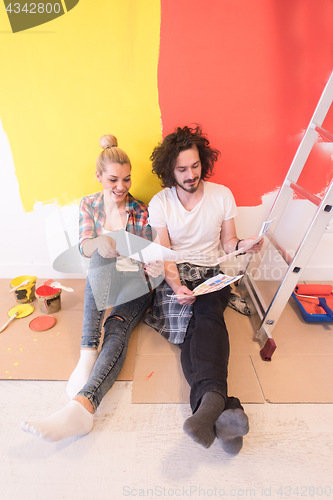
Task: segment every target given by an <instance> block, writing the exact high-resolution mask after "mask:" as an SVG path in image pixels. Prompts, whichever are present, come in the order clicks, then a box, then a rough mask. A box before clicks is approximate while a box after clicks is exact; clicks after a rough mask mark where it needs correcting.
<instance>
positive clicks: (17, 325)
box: [0, 279, 137, 380]
mask: <svg viewBox="0 0 333 500" xmlns="http://www.w3.org/2000/svg"><path fill="white" fill-rule="evenodd" d="M10 281H11V280H10V279H8V280H7V279H2V280H0V297H1V305H0V324H1V326H2V325H3V324H5V322H6V321H7V320H8V314H7V313H8V310H9V309H10V308H11V307H13V306H14V305H17V302H16V301H15V298H14V295H13V294H12V293H11V294H9V293H8V292H9V290H10ZM44 281H45V280H40V279H39V280H37V286H40V285H42V284H43V282H44ZM61 283H62V284H63V285H65V286H69V287H71V288H73V289H74V292H73V293H70V292H65V291H63V292H62V293H61V309H60V311H58V312H57V313H54V314H53V316H54V317H55V318H56V320H57V323H56V324H55V326H54V327H53V328H51V329H50V330H47V331H44V332H35V331H33V330H31V329H30V328H29V322H30V321H31V320H32V319H33V318H35V317H37V316H40V315H41V312H40V310H39V306H38V302H37V299H35V300H34V301H33V302H32V303H31V304H32V305H33V306H34V308H35V310H34V312H33V313H32V314H31V315H30V316H27V317H26V318H22V319H14V320H13V322H12V323H11V324H10V325H9V326H8V327H7V329H6V330H4V331H3V332H2V333H1V335H0V379H5V380H8V379H12V380H68V377H69V376H70V374H71V373H72V371H73V369H74V368H75V366H76V364H77V361H78V358H79V351H80V341H81V328H82V318H83V298H84V288H85V280H83V279H79V280H75V279H71V280H69V279H68V280H66V279H63V280H61ZM136 343H137V331H136V330H135V331H134V332H133V334H132V337H131V339H130V344H129V348H128V354H127V357H126V361H125V364H124V366H123V369H122V371H121V373H120V374H119V377H118V380H132V379H133V374H134V362H135V353H136Z"/></svg>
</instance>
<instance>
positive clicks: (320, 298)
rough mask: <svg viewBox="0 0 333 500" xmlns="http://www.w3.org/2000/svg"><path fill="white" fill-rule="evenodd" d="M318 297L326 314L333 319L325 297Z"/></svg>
mask: <svg viewBox="0 0 333 500" xmlns="http://www.w3.org/2000/svg"><path fill="white" fill-rule="evenodd" d="M318 299H319V305H320V307H322V308H323V309H324V311H325V312H326V314H327V316H328V317H329V318H330V319H331V320H332V321H333V311H332V309H331V308H330V307H328V305H327V302H326V299H324V297H318Z"/></svg>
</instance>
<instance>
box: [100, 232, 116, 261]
mask: <svg viewBox="0 0 333 500" xmlns="http://www.w3.org/2000/svg"><path fill="white" fill-rule="evenodd" d="M97 250H98V253H99V254H100V255H101V257H104V259H112V258H114V257H119V253H118V252H117V250H116V242H115V241H114V240H113V239H112V238H111V237H110V236H107V235H102V236H98V244H97Z"/></svg>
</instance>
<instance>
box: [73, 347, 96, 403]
mask: <svg viewBox="0 0 333 500" xmlns="http://www.w3.org/2000/svg"><path fill="white" fill-rule="evenodd" d="M97 357H98V351H97V350H96V349H81V354H80V359H79V362H78V364H77V365H76V368H75V369H74V371H73V373H72V375H71V376H70V377H69V380H68V383H67V386H66V392H67V396H68V397H69V399H73V398H75V396H76V395H77V393H78V392H79V391H80V390H81V389H82V387H83V386H84V385H85V384H86V383H87V380H88V378H89V375H90V374H91V370H92V369H93V367H94V364H95V362H96V359H97Z"/></svg>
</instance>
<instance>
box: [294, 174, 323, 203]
mask: <svg viewBox="0 0 333 500" xmlns="http://www.w3.org/2000/svg"><path fill="white" fill-rule="evenodd" d="M286 184H287V185H288V186H290V187H291V189H293V190H294V191H295V192H296V193H297V194H300V195H301V196H303V197H304V198H306V199H307V200H309V201H311V203H314V204H315V205H317V207H318V206H319V205H320V203H321V199H320V198H318V196H316V195H315V194H312V193H309V191H307V190H306V189H304V188H302V187H301V186H299V185H298V184H295V183H294V182H290V181H288V180H287V181H286Z"/></svg>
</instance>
